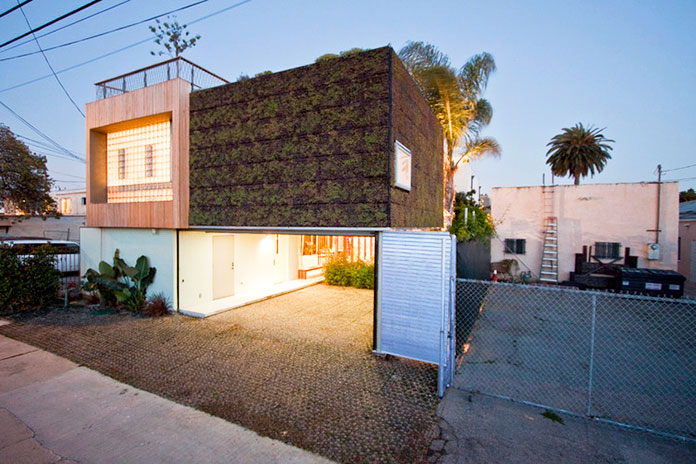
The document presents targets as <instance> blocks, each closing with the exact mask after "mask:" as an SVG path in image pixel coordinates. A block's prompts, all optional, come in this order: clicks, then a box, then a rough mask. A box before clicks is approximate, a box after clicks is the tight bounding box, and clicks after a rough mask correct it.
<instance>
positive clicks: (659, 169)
mask: <svg viewBox="0 0 696 464" xmlns="http://www.w3.org/2000/svg"><path fill="white" fill-rule="evenodd" d="M661 195H662V165H661V164H658V165H657V226H656V227H655V243H660V197H661Z"/></svg>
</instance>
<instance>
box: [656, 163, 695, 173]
mask: <svg viewBox="0 0 696 464" xmlns="http://www.w3.org/2000/svg"><path fill="white" fill-rule="evenodd" d="M694 166H696V164H690V165H688V166H682V167H680V168H673V169H663V170H662V173H663V174H664V173H665V172H670V171H681V170H682V169H687V168H693V167H694Z"/></svg>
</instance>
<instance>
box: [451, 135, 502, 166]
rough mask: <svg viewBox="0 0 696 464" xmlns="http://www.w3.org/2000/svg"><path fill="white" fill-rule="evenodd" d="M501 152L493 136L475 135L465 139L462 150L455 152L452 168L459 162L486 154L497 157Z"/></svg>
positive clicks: (479, 157)
mask: <svg viewBox="0 0 696 464" xmlns="http://www.w3.org/2000/svg"><path fill="white" fill-rule="evenodd" d="M501 154H502V149H501V148H500V144H499V143H498V141H497V140H496V139H494V138H493V137H476V138H474V139H471V140H469V141H467V143H466V144H465V145H464V149H463V151H462V152H460V153H458V154H457V157H456V158H457V160H456V162H453V163H452V169H455V170H456V169H457V167H458V165H459V163H460V162H462V161H464V160H466V161H473V160H476V159H481V158H483V157H486V156H491V157H499V156H500V155H501Z"/></svg>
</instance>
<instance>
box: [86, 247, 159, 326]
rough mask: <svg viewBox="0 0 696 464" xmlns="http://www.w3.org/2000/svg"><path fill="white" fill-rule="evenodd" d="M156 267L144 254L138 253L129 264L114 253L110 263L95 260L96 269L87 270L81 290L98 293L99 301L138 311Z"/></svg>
mask: <svg viewBox="0 0 696 464" xmlns="http://www.w3.org/2000/svg"><path fill="white" fill-rule="evenodd" d="M156 271H157V269H155V268H154V267H150V263H149V262H148V259H147V257H145V256H140V257H139V258H138V259H137V260H136V262H135V266H133V267H131V266H129V265H128V264H126V262H125V261H124V260H122V259H121V257H120V256H119V251H118V249H117V250H116V251H115V252H114V260H113V265H110V264H109V263H107V262H105V261H101V262H100V263H99V272H97V271H95V270H94V269H88V270H87V272H86V273H85V275H84V278H85V280H86V282H85V283H84V284H83V289H85V290H87V291H88V292H95V291H97V292H99V295H100V297H101V299H102V303H103V304H113V303H114V302H118V303H119V304H122V305H124V306H125V307H126V308H128V309H129V310H131V311H133V312H140V311H142V309H143V306H144V305H145V299H146V297H147V288H148V287H149V286H150V284H152V281H153V280H154V279H155V272H156Z"/></svg>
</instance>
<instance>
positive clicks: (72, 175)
mask: <svg viewBox="0 0 696 464" xmlns="http://www.w3.org/2000/svg"><path fill="white" fill-rule="evenodd" d="M51 172H53V173H54V174H60V175H61V176H68V177H74V178H76V179H82V181H83V182H84V180H85V178H84V177H80V176H76V175H75V174H68V173H67V172H60V171H53V170H51Z"/></svg>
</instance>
